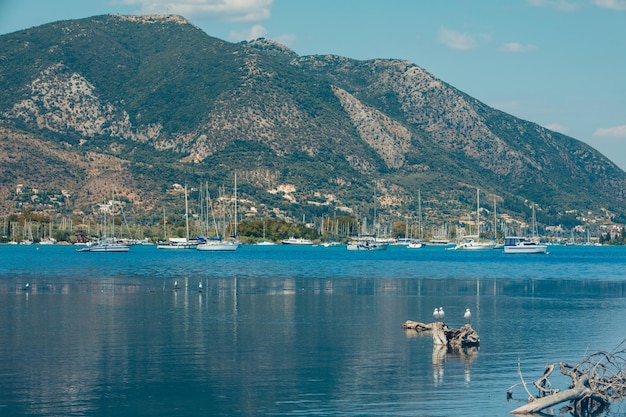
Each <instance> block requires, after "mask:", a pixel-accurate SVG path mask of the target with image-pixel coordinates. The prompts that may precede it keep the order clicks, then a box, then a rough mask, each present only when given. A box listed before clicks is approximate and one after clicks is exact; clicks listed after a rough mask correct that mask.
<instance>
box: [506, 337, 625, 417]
mask: <svg viewBox="0 0 626 417" xmlns="http://www.w3.org/2000/svg"><path fill="white" fill-rule="evenodd" d="M625 343H626V339H624V340H623V341H622V342H621V343H620V344H619V345H618V348H620V347H621V350H617V348H616V349H614V350H613V351H611V352H603V351H600V352H596V353H593V354H591V355H588V356H587V357H585V358H584V359H583V360H582V361H581V362H579V363H578V364H576V365H574V366H572V365H568V364H565V363H560V364H559V369H560V371H561V373H562V374H563V375H567V376H569V377H570V378H571V379H572V383H571V384H570V388H569V389H566V390H563V391H558V390H555V389H551V388H549V385H550V384H549V381H548V377H549V376H550V374H551V373H552V370H553V369H554V365H549V366H548V367H546V370H545V371H544V374H543V376H542V377H541V378H539V380H538V381H537V382H535V383H534V384H533V385H534V386H535V387H536V388H538V389H539V398H535V397H534V396H533V395H532V394H530V392H529V391H528V389H527V388H526V387H527V386H528V385H531V384H529V383H527V382H525V381H524V378H523V377H522V374H521V369H520V370H519V374H520V379H521V383H520V384H516V385H515V386H518V385H521V386H523V387H524V388H525V389H526V392H527V393H528V395H529V396H530V399H529V400H528V403H527V404H525V405H523V406H521V407H518V408H516V409H515V410H513V411H511V414H533V413H539V412H541V411H543V410H545V409H547V408H550V407H552V406H554V405H556V404H560V403H564V402H568V407H567V411H569V412H570V413H571V414H572V415H574V416H588V415H597V413H599V412H602V411H603V410H605V409H606V408H607V407H608V406H609V405H610V404H611V402H612V401H621V400H623V399H624V398H626V349H625V348H623V345H624V344H625ZM518 367H519V364H518ZM515 386H514V387H515ZM512 388H513V387H511V388H509V389H508V390H507V397H508V398H509V399H510V398H512V397H513V395H512ZM546 393H548V395H546Z"/></svg>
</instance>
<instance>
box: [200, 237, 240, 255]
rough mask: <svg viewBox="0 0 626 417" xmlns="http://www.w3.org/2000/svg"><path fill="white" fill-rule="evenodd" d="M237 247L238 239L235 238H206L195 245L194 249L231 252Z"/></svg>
mask: <svg viewBox="0 0 626 417" xmlns="http://www.w3.org/2000/svg"><path fill="white" fill-rule="evenodd" d="M238 247H239V241H238V240H236V239H227V240H222V239H207V240H205V241H204V242H202V243H200V244H199V245H197V246H196V250H200V251H212V252H232V251H236V250H237V248H238Z"/></svg>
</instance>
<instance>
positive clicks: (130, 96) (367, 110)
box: [0, 15, 626, 224]
mask: <svg viewBox="0 0 626 417" xmlns="http://www.w3.org/2000/svg"><path fill="white" fill-rule="evenodd" d="M0 51H1V52H0V62H1V65H0V143H1V144H2V149H3V151H2V153H0V161H1V163H2V171H1V172H0V200H1V202H0V204H2V207H3V209H2V211H3V213H4V215H6V214H8V213H11V212H14V211H15V210H19V207H20V206H21V205H24V204H32V205H34V206H36V205H37V204H43V202H45V203H46V205H47V207H48V209H49V210H50V209H54V210H58V211H60V212H62V211H64V210H65V211H71V210H74V211H84V212H86V213H88V212H90V210H93V207H94V204H96V203H97V202H100V201H102V199H104V198H106V196H107V195H109V194H110V193H111V191H112V190H115V192H116V193H117V194H118V195H120V196H124V198H125V199H126V200H127V202H128V203H129V205H130V206H131V207H132V214H133V215H135V216H136V217H138V218H140V217H142V216H146V217H150V216H152V217H151V218H155V217H156V216H157V213H159V212H160V210H162V207H163V206H164V205H167V204H180V199H172V195H171V193H168V191H170V190H171V189H172V184H174V183H178V184H185V183H187V184H192V185H195V186H199V185H200V184H201V183H204V182H208V183H209V187H210V191H211V192H212V193H214V194H216V193H218V188H219V187H226V188H228V189H229V190H230V189H231V187H233V185H234V184H233V182H234V172H235V171H236V172H237V176H238V186H239V193H240V199H241V201H242V212H245V213H247V214H248V215H252V214H254V213H257V215H259V216H266V215H269V213H272V215H273V216H276V215H278V216H287V217H293V218H295V219H301V218H302V216H309V218H310V216H313V215H316V216H322V215H330V214H332V213H336V210H337V209H340V210H346V208H349V209H350V210H352V211H351V212H352V214H353V215H355V216H357V213H361V214H358V215H365V214H371V211H372V210H373V208H374V207H376V208H377V209H378V210H379V212H380V213H383V214H384V215H386V216H388V217H389V218H394V217H395V218H406V217H407V216H412V215H415V213H416V208H417V195H418V192H420V190H421V195H422V196H423V198H424V211H425V213H427V215H428V216H430V219H431V221H433V222H437V221H441V222H443V221H444V220H446V219H449V220H450V219H454V218H458V217H459V216H461V215H462V214H464V213H467V212H468V211H471V210H475V207H476V206H475V205H476V188H480V189H481V192H482V193H483V195H484V198H481V201H482V202H483V204H482V205H483V206H484V207H485V208H491V207H492V206H493V202H494V200H495V201H497V205H498V211H501V212H502V213H508V214H510V215H511V216H518V217H520V218H526V219H527V218H528V216H529V213H530V206H531V204H530V203H531V202H532V203H536V205H537V208H538V216H539V217H540V220H542V221H543V222H544V223H546V224H558V223H559V222H562V221H564V219H567V218H570V217H571V215H570V214H568V213H572V212H577V213H584V214H585V216H595V217H602V218H605V219H610V218H614V219H618V220H619V219H624V213H625V212H626V205H625V203H626V174H625V173H624V172H623V171H622V170H620V169H619V168H618V167H617V166H616V165H615V164H614V163H612V162H611V161H610V160H609V159H607V158H606V157H604V156H603V155H601V154H600V153H599V152H597V151H596V150H594V149H593V148H591V147H590V146H588V145H586V144H584V143H582V142H580V141H578V140H576V139H573V138H571V137H568V136H565V135H562V134H559V133H556V132H553V131H550V130H548V129H545V128H542V127H540V126H538V125H537V124H535V123H532V122H528V121H524V120H520V119H518V118H515V117H513V116H511V115H509V114H506V113H503V112H501V111H498V110H496V109H493V108H491V107H489V106H487V105H485V104H484V103H481V102H480V101H478V100H476V99H474V98H472V97H470V96H468V95H467V94H464V93H463V92H461V91H459V90H457V89H455V88H454V87H452V86H450V85H448V84H446V83H445V82H444V81H442V80H439V79H437V78H436V77H435V76H433V75H432V74H430V73H428V72H427V71H425V70H424V69H422V68H420V67H419V66H417V65H415V64H413V63H410V62H406V61H400V60H370V61H357V60H353V59H349V58H345V57H339V56H332V55H326V56H298V55H297V54H296V53H294V52H293V51H291V50H290V49H288V48H286V47H285V46H283V45H280V44H278V43H276V42H273V41H271V40H266V39H258V40H256V41H253V42H243V43H239V44H233V43H228V42H225V41H222V40H219V39H216V38H213V37H210V36H208V35H207V34H206V33H204V32H203V31H201V30H200V29H198V28H197V27H195V26H194V25H193V24H191V23H189V22H188V21H186V20H185V19H183V18H181V17H179V16H114V15H107V16H96V17H92V18H88V19H81V20H72V21H61V22H55V23H50V24H47V25H43V26H39V27H36V28H31V29H27V30H23V31H19V32H15V33H11V34H7V35H3V36H0ZM18 184H22V186H23V187H27V188H29V189H31V190H32V189H35V190H36V191H37V192H36V193H32V192H31V194H30V198H31V200H30V201H24V197H23V196H24V194H23V193H22V196H20V195H18V194H20V193H17V192H16V190H17V187H18ZM33 195H36V197H34V198H33V197H32V196H33ZM46 196H47V197H46ZM52 196H53V197H52ZM348 212H350V211H348ZM614 216H617V217H614Z"/></svg>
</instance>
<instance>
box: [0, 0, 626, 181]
mask: <svg viewBox="0 0 626 417" xmlns="http://www.w3.org/2000/svg"><path fill="white" fill-rule="evenodd" d="M107 13H120V14H168V13H169V14H180V15H182V16H184V17H185V18H187V19H188V20H190V21H191V22H192V23H194V24H195V25H196V26H198V27H200V28H201V29H202V30H204V31H205V32H206V33H207V34H209V35H211V36H214V37H217V38H220V39H224V40H228V41H232V42H238V41H241V40H244V39H254V38H257V37H266V38H270V39H274V40H277V41H279V42H281V43H284V44H286V45H287V46H289V47H290V48H292V49H293V50H294V51H295V52H296V53H298V54H300V55H310V54H337V55H341V56H345V57H349V58H354V59H370V58H397V59H404V60H408V61H411V62H413V63H415V64H417V65H419V66H420V67H422V68H424V69H426V70H427V71H429V72H430V73H432V74H433V75H434V76H436V77H437V78H440V79H441V80H443V81H445V82H447V83H449V84H451V85H452V86H454V87H456V88H458V89H460V90H461V91H463V92H465V93H467V94H469V95H471V96H473V97H475V98H477V99H478V100H481V101H483V102H484V103H486V104H488V105H490V106H492V107H495V108H497V109H500V110H502V111H505V112H507V113H510V114H512V115H514V116H517V117H519V118H522V119H525V120H529V121H532V122H535V123H538V124H540V125H542V126H545V127H548V128H550V129H553V130H556V131H559V132H562V133H565V134H567V135H569V136H572V137H574V138H576V139H579V140H582V141H584V142H586V143H588V144H589V145H591V146H593V147H594V148H596V149H598V150H599V151H600V152H602V153H603V154H604V155H606V156H607V157H609V158H610V159H611V160H612V161H613V162H615V163H616V164H618V165H619V166H620V167H621V168H622V169H624V170H626V0H505V1H504V0H445V1H444V0H384V1H383V0H55V1H51V0H0V34H5V33H10V32H14V31H17V30H21V29H26V28H29V27H32V26H38V25H41V24H45V23H49V22H53V21H57V20H66V19H77V18H84V17H89V16H95V15H100V14H107Z"/></svg>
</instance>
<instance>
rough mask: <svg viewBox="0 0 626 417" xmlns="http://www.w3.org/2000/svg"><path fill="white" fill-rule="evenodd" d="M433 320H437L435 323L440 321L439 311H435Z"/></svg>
mask: <svg viewBox="0 0 626 417" xmlns="http://www.w3.org/2000/svg"><path fill="white" fill-rule="evenodd" d="M433 318H434V319H435V321H437V320H439V310H438V309H434V310H433Z"/></svg>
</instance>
